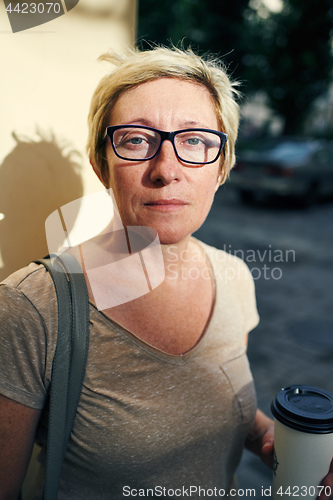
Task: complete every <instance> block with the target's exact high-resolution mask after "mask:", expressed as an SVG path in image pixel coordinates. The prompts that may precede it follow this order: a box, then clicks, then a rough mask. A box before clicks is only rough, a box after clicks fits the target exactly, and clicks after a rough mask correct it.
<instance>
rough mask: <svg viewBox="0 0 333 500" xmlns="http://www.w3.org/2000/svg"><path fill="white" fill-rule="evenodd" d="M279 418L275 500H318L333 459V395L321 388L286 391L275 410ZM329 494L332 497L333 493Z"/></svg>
mask: <svg viewBox="0 0 333 500" xmlns="http://www.w3.org/2000/svg"><path fill="white" fill-rule="evenodd" d="M271 410H272V413H273V415H274V417H275V431H274V443H275V445H274V446H275V457H274V462H275V463H274V474H273V489H272V493H273V498H274V500H287V499H288V500H290V498H295V497H298V498H299V499H300V500H302V499H303V500H315V499H316V498H317V496H318V494H320V492H321V489H322V488H323V487H322V486H320V483H321V481H322V480H323V478H324V477H325V476H326V474H327V473H328V470H329V466H330V463H331V460H332V458H333V394H332V393H330V392H328V391H325V390H323V389H319V388H318V387H312V386H305V385H293V386H289V387H285V388H284V389H282V390H281V391H280V392H279V393H278V394H277V395H276V397H275V399H274V400H273V402H272V406H271ZM329 489H330V488H326V491H325V493H326V494H329V495H328V496H330V495H331V494H332V493H333V491H332V492H331V491H328V490H329Z"/></svg>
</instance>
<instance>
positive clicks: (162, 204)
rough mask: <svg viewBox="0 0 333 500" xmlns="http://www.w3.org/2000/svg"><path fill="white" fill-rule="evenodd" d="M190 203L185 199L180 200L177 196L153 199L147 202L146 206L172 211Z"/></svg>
mask: <svg viewBox="0 0 333 500" xmlns="http://www.w3.org/2000/svg"><path fill="white" fill-rule="evenodd" d="M186 205H188V203H187V202H186V201H184V200H179V199H177V198H164V199H160V200H152V201H149V202H147V203H145V206H146V207H148V208H151V209H153V210H158V211H160V212H172V211H175V210H179V209H181V208H182V207H184V206H186Z"/></svg>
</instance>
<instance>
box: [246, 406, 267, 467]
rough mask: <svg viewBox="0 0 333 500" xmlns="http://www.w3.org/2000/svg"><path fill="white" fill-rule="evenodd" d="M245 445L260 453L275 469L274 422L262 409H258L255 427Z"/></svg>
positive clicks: (265, 462)
mask: <svg viewBox="0 0 333 500" xmlns="http://www.w3.org/2000/svg"><path fill="white" fill-rule="evenodd" d="M245 446H246V448H247V449H248V450H250V451H252V452H253V453H255V454H256V455H258V456H259V457H260V458H261V460H262V461H263V462H264V464H265V465H267V466H268V467H270V468H271V469H273V464H274V422H273V420H272V419H270V418H269V417H267V415H265V414H264V413H263V412H262V411H260V410H257V413H256V417H255V420H254V423H253V427H252V430H251V432H250V434H249V435H248V437H247V438H246V441H245Z"/></svg>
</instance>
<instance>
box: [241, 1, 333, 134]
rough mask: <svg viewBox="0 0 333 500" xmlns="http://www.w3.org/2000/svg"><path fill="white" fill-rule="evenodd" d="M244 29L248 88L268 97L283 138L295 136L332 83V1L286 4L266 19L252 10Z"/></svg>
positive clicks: (291, 2) (292, 2) (288, 2)
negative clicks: (280, 122) (281, 125)
mask: <svg viewBox="0 0 333 500" xmlns="http://www.w3.org/2000/svg"><path fill="white" fill-rule="evenodd" d="M248 14H249V12H248ZM248 26H249V34H250V36H249V48H250V50H249V53H248V54H247V56H246V60H245V62H246V63H247V64H246V67H247V70H246V75H247V80H248V81H249V84H250V87H251V89H252V90H253V91H254V90H256V89H262V90H264V91H265V92H266V94H267V96H268V98H269V104H270V106H271V107H272V108H273V109H274V110H275V111H277V113H278V114H279V115H280V116H282V117H283V118H284V119H285V132H286V133H295V132H299V131H301V130H302V128H303V126H304V124H305V121H306V118H307V116H308V113H309V111H310V109H311V105H312V103H313V102H314V100H315V99H316V98H317V97H318V96H320V95H321V94H323V93H324V92H325V91H327V89H328V87H329V83H330V81H331V79H332V35H333V33H332V27H333V2H332V0H319V1H318V0H306V1H304V0H284V6H283V9H282V11H281V12H278V13H273V14H270V15H269V16H268V18H264V19H263V18H260V17H259V16H258V15H257V14H254V12H253V10H252V16H251V14H250V15H249V16H248Z"/></svg>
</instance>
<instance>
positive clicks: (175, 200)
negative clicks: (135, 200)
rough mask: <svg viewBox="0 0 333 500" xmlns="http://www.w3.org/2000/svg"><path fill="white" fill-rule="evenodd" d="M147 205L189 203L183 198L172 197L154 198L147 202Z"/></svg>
mask: <svg viewBox="0 0 333 500" xmlns="http://www.w3.org/2000/svg"><path fill="white" fill-rule="evenodd" d="M145 205H149V206H151V205H187V203H186V202H185V201H183V200H178V199H176V198H170V199H162V200H153V201H149V202H148V203H145Z"/></svg>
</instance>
